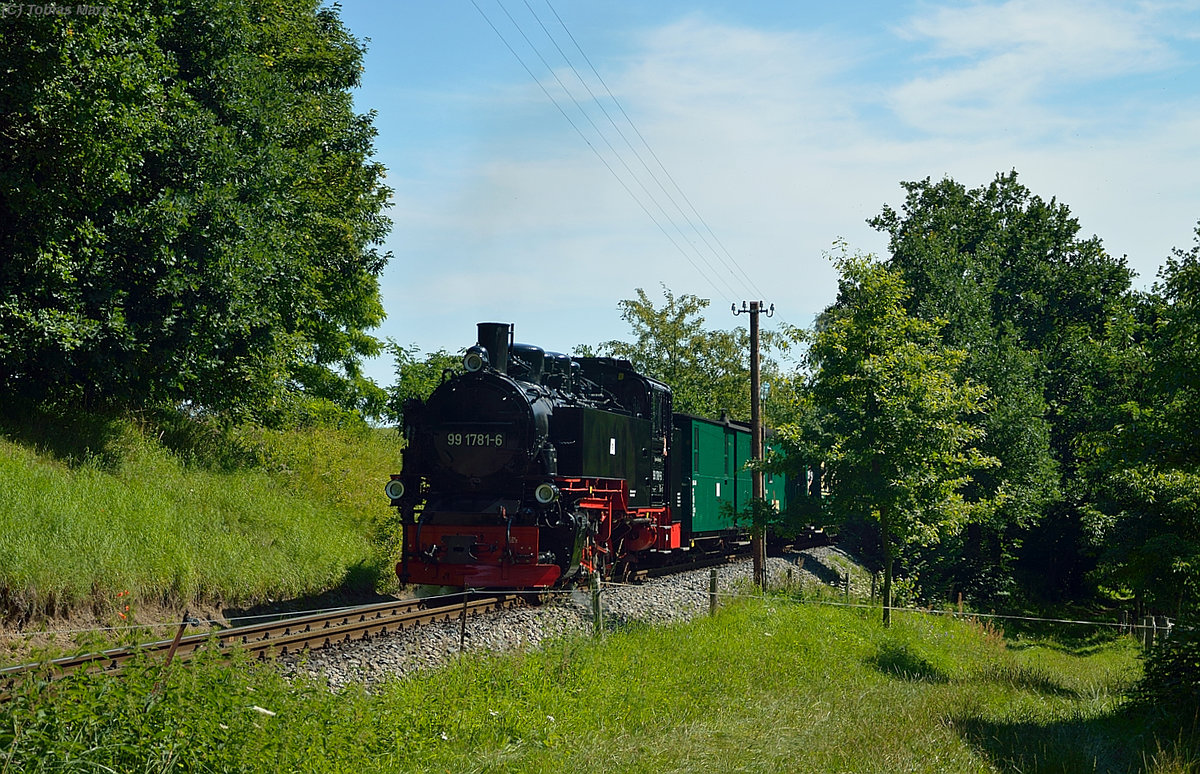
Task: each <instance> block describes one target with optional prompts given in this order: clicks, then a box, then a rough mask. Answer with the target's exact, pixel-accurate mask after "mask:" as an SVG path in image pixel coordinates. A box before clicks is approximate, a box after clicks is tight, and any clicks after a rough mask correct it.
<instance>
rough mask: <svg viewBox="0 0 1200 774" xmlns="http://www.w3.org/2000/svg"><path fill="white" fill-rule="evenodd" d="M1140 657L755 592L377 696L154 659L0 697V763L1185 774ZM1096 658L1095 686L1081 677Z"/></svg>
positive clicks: (35, 768)
mask: <svg viewBox="0 0 1200 774" xmlns="http://www.w3.org/2000/svg"><path fill="white" fill-rule="evenodd" d="M1136 666H1137V658H1136V651H1135V650H1132V649H1126V648H1124V647H1123V646H1122V645H1121V644H1120V643H1113V644H1111V645H1110V646H1109V647H1107V648H1104V649H1101V650H1100V651H1097V652H1093V653H1090V654H1088V655H1082V656H1071V657H1068V656H1065V655H1064V654H1062V653H1060V652H1057V651H1055V650H1053V649H1052V648H1048V647H1046V648H1043V647H1032V648H1027V649H1025V650H1022V651H1019V652H1013V651H1009V650H1008V649H1006V648H1005V647H1004V645H1003V643H996V642H995V641H994V639H993V640H991V641H989V638H988V637H986V636H984V635H983V634H982V633H981V632H980V630H979V629H978V628H977V627H972V626H970V625H968V624H966V623H964V622H961V621H955V620H950V619H945V618H931V617H927V616H904V617H901V618H899V619H898V620H896V621H895V622H894V623H893V627H892V628H891V629H889V630H884V629H882V628H881V627H880V626H879V624H878V622H877V621H875V616H874V615H873V614H872V613H870V612H869V611H855V610H848V609H845V608H833V607H826V606H820V605H811V604H797V603H792V602H788V601H787V600H783V599H768V600H751V601H745V602H736V603H730V604H729V605H728V606H727V607H725V608H723V610H722V612H721V613H720V614H719V615H717V616H715V617H713V618H705V619H703V620H697V621H694V622H692V623H690V624H686V625H676V626H670V627H665V628H650V627H629V628H625V629H621V630H619V631H614V632H610V633H608V634H607V635H606V637H605V638H603V640H593V639H591V638H580V639H568V640H562V641H559V642H556V643H552V644H550V645H549V646H547V647H546V648H544V649H542V650H540V651H536V652H524V653H517V654H511V655H504V656H501V655H487V654H480V655H469V656H464V657H461V658H459V659H456V660H455V661H453V662H452V663H451V664H450V665H448V666H447V667H445V668H443V669H439V670H436V671H431V672H425V673H420V674H417V675H415V676H412V677H410V678H406V679H400V680H395V681H393V682H390V683H386V684H384V685H382V686H381V687H379V688H378V690H377V691H376V692H374V693H368V692H366V691H365V690H363V689H361V688H351V689H348V690H346V691H343V692H342V693H339V694H333V693H330V692H329V691H328V690H327V689H325V688H323V687H322V685H321V684H319V683H317V682H313V681H309V680H296V681H292V682H289V681H288V680H286V679H284V678H283V677H282V676H281V675H280V674H279V673H278V672H276V671H275V670H274V669H272V668H270V667H267V666H261V665H255V664H249V663H242V664H238V665H236V667H235V668H228V667H226V666H224V665H222V664H221V663H219V662H218V661H217V660H215V659H208V660H201V661H200V662H199V663H189V664H186V665H177V666H173V667H172V668H171V669H170V670H168V671H166V672H163V670H162V668H161V666H160V665H158V664H156V663H153V662H149V661H147V662H143V663H142V664H140V665H139V666H138V667H137V668H135V670H134V671H133V672H132V673H130V675H129V676H128V677H127V678H123V679H120V680H118V679H114V678H113V677H111V676H107V675H90V676H81V677H80V678H78V679H75V678H72V679H70V680H67V681H63V682H61V683H56V684H54V685H52V686H42V687H41V688H40V690H35V689H34V688H33V687H31V688H29V689H28V690H27V691H25V692H23V693H21V694H20V696H19V697H18V701H17V702H16V703H13V704H9V705H4V706H0V768H2V767H3V765H4V763H5V762H8V763H10V764H11V766H10V770H13V771H17V770H21V771H32V772H41V771H59V770H64V769H70V768H75V769H79V770H85V769H86V770H97V771H99V770H106V768H107V769H112V770H117V771H126V770H138V771H164V772H165V771H185V770H187V771H191V770H202V771H247V772H257V771H293V770H304V771H314V772H347V771H372V772H407V771H415V772H423V771H447V770H449V771H496V770H501V771H530V772H533V771H549V770H562V769H584V768H587V769H592V770H604V771H623V772H658V771H732V770H739V771H796V772H823V771H893V770H895V771H927V772H942V771H956V772H958V771H965V772H985V771H986V772H990V771H995V770H996V769H1002V770H1024V771H1029V770H1037V771H1135V770H1140V769H1143V768H1144V769H1145V770H1147V771H1152V772H1159V774H1165V773H1166V772H1178V771H1188V770H1193V768H1192V767H1194V765H1195V760H1196V759H1195V757H1194V754H1193V750H1194V749H1195V748H1194V747H1191V746H1189V743H1188V739H1190V737H1187V738H1182V737H1181V738H1176V735H1175V734H1170V735H1165V736H1162V737H1158V736H1155V735H1154V734H1153V733H1150V732H1149V731H1148V730H1147V729H1148V726H1147V725H1146V723H1145V718H1144V717H1143V716H1141V715H1137V714H1130V713H1131V710H1130V708H1129V707H1127V706H1126V705H1125V704H1124V703H1123V702H1122V701H1121V693H1120V691H1121V690H1123V686H1125V685H1126V682H1124V681H1122V680H1120V679H1117V677H1118V676H1119V675H1121V674H1123V673H1127V672H1130V671H1136ZM1088 673H1094V675H1095V677H1094V679H1093V682H1092V683H1091V684H1092V685H1093V686H1094V689H1095V690H1094V691H1093V692H1090V693H1089V692H1087V691H1081V690H1077V688H1079V687H1080V686H1082V685H1083V684H1084V683H1083V680H1082V678H1083V676H1084V675H1085V674H1088ZM914 674H915V675H916V679H914ZM930 676H933V678H934V679H927V678H928V677H930ZM159 683H161V688H160V689H159V690H158V691H155V689H154V686H155V685H156V684H159ZM1048 685H1054V686H1059V687H1060V690H1057V691H1046V690H1045V688H1046V686H1048Z"/></svg>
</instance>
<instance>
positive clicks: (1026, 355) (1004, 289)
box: [871, 173, 1132, 596]
mask: <svg viewBox="0 0 1200 774" xmlns="http://www.w3.org/2000/svg"><path fill="white" fill-rule="evenodd" d="M904 188H905V190H906V192H907V196H906V198H905V202H904V205H903V206H902V208H901V209H900V210H899V211H897V210H894V209H892V208H891V207H885V208H884V209H883V212H882V213H881V214H880V215H879V216H878V217H876V218H874V219H872V221H871V224H872V225H874V226H875V227H876V228H878V229H880V230H881V231H884V232H886V233H887V234H888V235H889V237H890V240H889V244H890V249H891V259H890V261H889V263H890V265H891V266H893V267H895V268H896V269H897V270H898V271H899V272H900V274H901V276H902V277H903V278H904V281H905V283H906V284H907V285H908V287H909V288H911V291H912V292H911V295H910V297H909V298H908V300H907V302H906V305H907V308H908V309H909V310H910V311H911V312H912V313H913V314H915V315H917V316H919V317H921V318H923V319H926V320H934V319H943V320H946V321H947V324H946V326H945V327H944V328H943V330H942V337H943V339H944V340H945V341H946V342H947V343H948V344H950V345H951V346H954V347H959V348H962V349H963V350H965V351H966V352H967V357H966V359H965V360H964V362H963V364H962V366H961V372H962V374H963V375H964V376H966V377H969V378H971V379H973V380H975V381H977V382H979V383H981V384H985V385H987V387H988V389H989V391H990V393H991V395H992V397H993V399H994V400H995V402H996V407H995V409H994V410H993V411H991V412H989V413H988V414H987V415H985V416H982V417H980V420H979V421H980V422H981V427H982V428H983V430H984V431H985V441H984V443H983V448H984V450H985V451H986V452H987V453H988V454H991V455H993V456H995V457H997V458H998V459H1000V461H1001V463H1002V465H1001V466H1000V467H998V468H996V469H994V470H993V471H991V472H989V473H986V474H983V475H981V476H979V477H978V479H977V486H979V487H980V488H981V489H983V490H991V489H999V490H1001V491H1003V492H1005V493H1006V494H1007V495H1008V496H1007V497H1006V498H1005V499H1004V504H1003V505H1002V507H1000V508H999V509H997V510H996V512H995V514H994V515H993V518H991V519H990V520H989V521H988V522H987V523H983V524H979V525H977V526H976V527H973V528H972V530H971V532H970V533H968V534H967V537H968V540H967V541H965V542H964V543H963V544H962V545H961V546H959V547H958V548H959V549H960V550H958V551H955V552H952V553H951V556H952V557H953V558H952V560H951V561H950V562H943V561H942V558H941V556H939V555H932V556H930V557H929V562H930V564H931V565H936V564H938V563H941V564H943V565H944V566H943V567H942V568H941V569H940V570H939V571H940V572H941V573H942V574H943V575H944V576H945V577H944V578H943V580H944V581H945V582H946V583H947V584H948V585H955V586H957V587H958V588H959V589H963V588H966V589H967V590H969V591H971V592H974V593H975V595H976V596H978V595H989V594H994V593H1000V592H1004V591H1007V590H1009V589H1010V588H1011V587H1012V581H1013V578H1014V571H1015V569H1016V568H1017V567H1019V566H1020V563H1019V562H1018V558H1019V557H1021V556H1023V557H1024V566H1025V568H1026V570H1027V573H1026V577H1027V578H1029V579H1031V580H1034V581H1035V582H1036V583H1037V584H1039V585H1040V586H1041V588H1040V591H1041V592H1043V593H1046V594H1050V595H1055V594H1061V593H1064V592H1068V591H1070V590H1071V589H1072V588H1075V589H1078V584H1079V583H1080V581H1081V580H1082V579H1083V573H1084V571H1085V570H1086V569H1087V564H1086V563H1083V562H1081V561H1080V556H1081V549H1083V548H1085V547H1086V546H1085V540H1084V538H1085V535H1084V533H1083V531H1082V529H1081V520H1080V516H1081V513H1082V509H1083V507H1084V506H1085V504H1086V500H1087V498H1088V494H1087V491H1086V490H1087V487H1086V486H1084V483H1083V482H1082V481H1081V480H1080V478H1079V476H1078V475H1077V467H1078V459H1077V456H1076V455H1077V441H1078V438H1079V436H1080V434H1081V433H1084V432H1088V431H1090V430H1091V429H1093V428H1094V427H1096V425H1097V423H1103V422H1104V421H1106V416H1107V413H1108V411H1109V409H1110V407H1111V406H1113V405H1115V404H1116V402H1119V401H1118V400H1117V399H1116V396H1117V394H1118V393H1119V389H1117V385H1115V384H1114V381H1115V380H1116V379H1118V378H1119V372H1117V371H1115V370H1114V368H1113V360H1112V356H1113V351H1114V347H1113V331H1114V326H1115V327H1116V328H1117V329H1119V328H1121V327H1122V326H1123V325H1124V324H1125V322H1124V321H1126V320H1127V319H1128V318H1129V315H1130V310H1131V308H1132V304H1131V300H1132V295H1131V293H1130V282H1131V274H1130V271H1129V269H1128V267H1127V266H1126V264H1125V261H1124V260H1123V259H1120V258H1114V257H1112V256H1110V255H1108V254H1107V253H1106V252H1105V251H1104V249H1103V247H1102V245H1101V243H1100V241H1099V240H1098V239H1096V238H1095V237H1092V238H1082V237H1081V236H1080V234H1079V223H1078V221H1077V220H1076V219H1075V218H1074V217H1072V216H1071V213H1070V210H1069V209H1068V208H1067V207H1066V205H1064V204H1061V203H1059V202H1057V201H1055V200H1054V199H1051V200H1049V201H1046V200H1044V199H1042V198H1041V197H1039V196H1036V195H1034V194H1032V193H1031V192H1030V191H1029V190H1028V189H1027V188H1025V187H1024V186H1023V185H1021V184H1020V183H1019V182H1018V181H1017V175H1016V173H1010V174H1001V175H997V176H996V178H995V179H994V180H993V181H992V182H991V183H990V184H988V185H986V186H981V187H979V188H974V189H967V188H966V187H965V186H963V185H961V184H959V183H957V182H955V181H953V180H949V179H946V180H941V181H938V182H936V183H935V182H931V181H930V180H929V179H925V180H923V181H919V182H910V183H905V184H904ZM1047 516H1048V518H1046V517H1047ZM1038 522H1041V523H1040V524H1038ZM1023 541H1025V543H1026V544H1025V546H1024V548H1022V543H1023Z"/></svg>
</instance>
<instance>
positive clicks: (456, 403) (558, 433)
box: [386, 323, 681, 588]
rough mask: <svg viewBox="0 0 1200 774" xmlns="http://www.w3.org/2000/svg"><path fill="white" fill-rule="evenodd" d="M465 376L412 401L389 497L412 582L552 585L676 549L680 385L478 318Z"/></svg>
mask: <svg viewBox="0 0 1200 774" xmlns="http://www.w3.org/2000/svg"><path fill="white" fill-rule="evenodd" d="M478 334H479V336H478V344H476V345H475V346H472V347H471V348H470V349H468V350H467V351H466V353H465V355H464V357H463V366H464V369H465V372H464V373H461V374H457V375H454V376H450V377H448V378H445V379H444V380H443V381H442V383H441V384H440V385H439V386H438V387H437V389H435V390H434V392H433V394H432V395H431V396H430V397H429V399H428V400H426V401H424V402H421V401H410V402H409V403H407V404H406V405H405V406H404V423H405V427H404V432H405V436H406V439H407V445H406V447H405V449H404V452H403V467H402V472H401V473H399V474H396V475H393V476H392V477H391V480H390V481H389V482H388V485H387V490H386V491H387V495H388V497H389V498H390V499H391V503H392V505H394V506H395V507H397V508H398V509H399V511H400V515H401V522H402V524H403V529H404V535H403V539H402V547H403V548H402V551H403V553H402V559H401V561H400V562H399V563H398V564H397V567H396V571H397V573H398V574H399V577H400V580H401V582H403V583H423V584H436V585H449V586H462V587H473V588H497V587H503V588H544V587H548V586H553V585H557V584H561V583H565V582H567V581H570V580H571V579H574V578H578V577H580V576H582V575H585V574H588V573H593V572H596V573H601V574H604V573H606V572H607V571H608V570H611V569H612V568H613V567H616V566H619V565H622V564H625V565H635V564H637V563H638V561H639V559H640V558H641V557H642V556H644V555H645V554H646V552H652V551H670V550H673V549H678V548H679V547H680V543H681V532H680V524H679V523H678V522H676V521H674V520H673V519H672V515H671V508H670V498H671V495H672V493H673V492H675V491H676V489H677V487H676V486H675V485H674V482H672V481H671V475H672V469H671V465H670V464H669V452H670V446H671V441H672V412H671V390H670V389H669V388H668V387H667V386H666V385H664V384H662V383H661V382H658V381H656V380H654V379H652V378H650V377H647V376H644V375H642V374H639V373H638V372H637V371H635V370H634V369H633V367H632V366H631V365H630V364H629V363H628V362H627V361H624V360H618V359H613V358H593V357H576V358H572V357H568V356H567V355H562V354H557V353H548V352H545V351H544V350H542V349H540V348H538V347H534V346H529V345H524V344H517V343H515V341H514V340H513V328H512V326H511V325H509V324H507V323H479V325H478Z"/></svg>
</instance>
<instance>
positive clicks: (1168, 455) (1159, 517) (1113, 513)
mask: <svg viewBox="0 0 1200 774" xmlns="http://www.w3.org/2000/svg"><path fill="white" fill-rule="evenodd" d="M1141 312H1142V326H1141V327H1140V329H1138V330H1135V331H1133V336H1132V337H1133V339H1134V344H1133V345H1132V346H1131V348H1130V349H1131V352H1132V354H1131V356H1130V357H1128V358H1127V359H1126V363H1125V365H1126V368H1127V370H1126V372H1127V373H1128V374H1130V375H1131V376H1130V378H1131V380H1132V381H1133V382H1134V385H1133V386H1132V387H1131V388H1130V389H1128V390H1125V391H1124V392H1125V393H1126V394H1127V395H1129V396H1130V397H1129V399H1128V400H1126V402H1124V403H1123V404H1122V405H1121V406H1119V407H1118V409H1117V411H1116V412H1115V414H1114V416H1115V421H1114V422H1113V424H1112V426H1111V427H1109V428H1106V429H1104V430H1101V431H1097V432H1094V433H1092V434H1091V435H1089V436H1086V437H1085V438H1084V440H1083V442H1082V443H1081V448H1082V449H1083V453H1084V454H1085V455H1086V456H1087V458H1088V463H1089V464H1088V466H1087V467H1085V472H1086V473H1088V474H1089V475H1088V477H1089V478H1090V479H1092V480H1097V481H1099V482H1100V487H1099V490H1100V492H1101V494H1102V497H1101V498H1100V500H1099V502H1098V503H1097V504H1096V507H1095V509H1094V510H1093V511H1092V512H1091V516H1092V526H1093V527H1094V531H1095V534H1096V536H1097V538H1098V540H1099V543H1100V545H1101V546H1102V548H1103V553H1102V554H1101V557H1100V567H1099V570H1100V574H1101V577H1103V578H1104V579H1105V580H1106V581H1107V582H1108V583H1109V584H1110V585H1111V586H1114V587H1116V588H1118V589H1126V590H1129V591H1132V592H1133V593H1134V594H1135V596H1136V598H1137V600H1138V601H1139V603H1141V605H1145V606H1149V607H1151V608H1153V609H1157V610H1158V611H1161V612H1169V613H1171V614H1173V615H1175V616H1177V617H1178V616H1180V615H1182V614H1183V613H1184V611H1186V610H1194V609H1195V607H1196V604H1197V602H1198V601H1200V442H1197V439H1196V433H1197V429H1198V428H1200V365H1197V362H1196V346H1197V342H1200V227H1198V228H1197V231H1196V244H1195V245H1194V246H1193V247H1192V249H1191V250H1190V251H1187V252H1184V251H1182V250H1176V251H1175V253H1174V255H1173V256H1172V257H1171V258H1169V259H1168V261H1167V263H1166V264H1165V265H1164V266H1163V268H1162V269H1161V270H1160V272H1159V283H1158V284H1156V285H1155V288H1154V295H1152V296H1151V297H1149V298H1147V299H1145V303H1144V304H1143V306H1142V308H1141Z"/></svg>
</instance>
